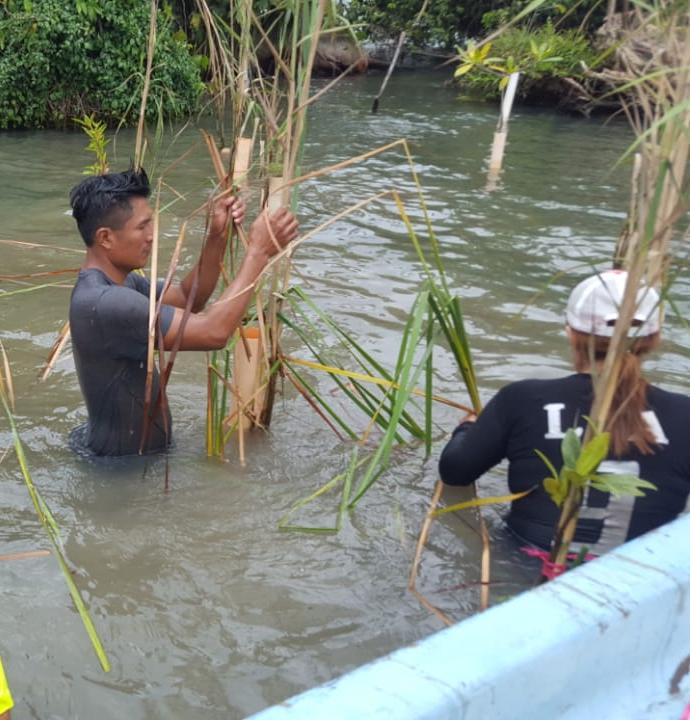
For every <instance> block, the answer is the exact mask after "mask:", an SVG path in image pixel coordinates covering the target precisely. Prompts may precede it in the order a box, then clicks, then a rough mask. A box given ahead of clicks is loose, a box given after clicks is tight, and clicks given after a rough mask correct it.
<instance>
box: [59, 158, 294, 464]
mask: <svg viewBox="0 0 690 720" xmlns="http://www.w3.org/2000/svg"><path fill="white" fill-rule="evenodd" d="M150 192H151V188H150V185H149V180H148V178H147V176H146V173H145V172H144V171H143V170H139V171H135V170H128V171H126V172H121V173H109V174H106V175H97V176H92V177H88V178H86V179H85V180H83V181H82V182H81V183H79V184H78V185H77V186H76V187H74V188H73V189H72V191H71V193H70V203H71V206H72V215H73V216H74V219H75V220H76V222H77V226H78V228H79V232H80V233H81V236H82V238H83V239H84V242H85V243H86V257H85V260H84V263H83V265H82V267H81V270H80V272H79V278H78V280H77V283H76V285H75V287H74V290H73V291H72V298H71V302H70V313H69V319H70V328H71V333H72V346H73V350H74V361H75V365H76V369H77V375H78V377H79V384H80V386H81V390H82V394H83V395H84V400H85V401H86V408H87V410H88V414H89V421H88V423H87V424H86V425H85V426H81V427H80V428H77V430H75V431H73V435H72V438H71V440H72V443H73V445H76V446H81V447H83V446H86V447H87V448H88V450H89V451H90V452H92V453H94V454H96V455H130V454H134V453H137V452H139V450H140V445H141V441H142V433H143V432H144V397H145V387H146V358H147V352H148V334H149V333H148V326H149V288H150V284H149V281H148V280H147V279H146V278H144V277H143V276H141V275H139V274H137V273H134V272H133V271H134V270H137V269H138V268H141V267H143V266H144V265H145V264H146V261H147V260H148V257H149V255H150V253H151V246H152V243H153V210H152V209H151V206H150V205H149V202H148V199H147V198H148V197H149V195H150ZM244 213H245V205H244V202H243V201H242V200H239V199H238V198H235V197H226V198H221V199H219V200H217V201H216V202H215V203H214V205H213V208H212V211H211V217H210V220H209V223H208V232H207V236H206V242H205V243H204V246H203V250H202V252H201V255H200V257H199V260H198V262H197V265H196V267H195V268H194V269H193V270H192V271H191V272H190V273H189V274H188V275H187V276H186V277H185V278H184V280H182V282H180V283H178V284H171V285H170V287H169V288H168V289H167V290H165V292H164V293H163V297H162V305H161V309H160V335H159V336H162V338H163V345H164V347H165V349H166V350H170V349H172V348H173V347H174V346H175V345H176V344H179V349H180V350H216V349H220V348H223V347H225V345H226V343H227V342H228V339H229V338H230V336H231V335H232V334H233V333H234V332H235V330H236V329H237V328H238V327H239V325H240V323H241V321H242V317H243V316H244V313H245V311H246V309H247V306H248V304H249V300H250V298H251V295H252V287H253V285H254V283H255V282H256V280H257V279H258V278H259V276H260V275H261V272H262V271H263V269H264V268H265V267H266V264H267V263H268V261H269V260H270V258H271V257H272V256H273V255H275V254H276V253H277V252H279V251H280V250H281V249H282V248H283V247H285V246H286V245H288V244H289V243H290V242H291V241H292V240H294V239H295V238H296V237H297V231H298V225H297V220H296V219H295V217H294V216H293V215H292V213H291V212H289V211H288V210H286V209H280V210H278V211H276V212H275V213H273V214H272V215H271V216H270V218H268V217H267V215H266V214H265V213H263V214H261V215H260V216H259V217H258V218H257V219H256V220H255V222H254V223H253V224H252V226H251V228H250V230H249V235H248V237H249V240H248V246H247V249H246V252H245V255H244V259H243V260H242V263H241V265H240V267H239V270H238V272H237V274H236V276H235V278H234V279H233V281H232V282H231V283H230V285H229V286H228V288H227V289H226V290H225V292H224V293H223V294H222V295H221V296H220V298H219V299H218V300H217V301H216V302H214V303H212V304H211V305H209V307H208V308H206V309H205V310H204V307H205V305H206V302H207V301H208V299H209V297H210V296H211V293H212V292H213V290H214V288H215V286H216V282H217V281H218V275H219V272H220V265H221V262H222V259H223V255H224V253H225V249H226V244H227V237H228V229H229V227H230V224H231V223H235V224H236V225H240V224H241V223H242V221H243V219H244ZM195 275H198V277H197V279H196V283H195ZM195 284H196V288H195V287H194V286H195ZM162 290H163V284H162V282H161V283H159V284H158V290H157V292H158V294H159V295H160V293H161V292H162ZM188 301H189V302H191V314H190V315H189V317H188V318H187V320H186V322H185V323H184V326H183V322H182V320H183V315H184V308H185V307H186V306H187V304H188ZM158 390H159V379H158V375H157V373H155V376H154V378H153V387H152V393H151V397H152V406H151V410H152V411H153V408H154V405H155V404H156V403H155V400H156V398H157V396H158ZM164 412H165V413H166V414H165V415H164ZM147 436H148V437H147V442H146V445H145V447H144V448H143V450H144V452H154V451H157V450H161V449H164V448H165V447H166V446H167V445H168V444H169V442H170V438H171V420H170V415H169V413H168V412H167V410H165V411H163V410H162V409H161V407H160V404H159V405H158V409H157V410H156V414H155V415H154V416H153V418H152V421H151V423H150V428H149V431H148V433H147Z"/></svg>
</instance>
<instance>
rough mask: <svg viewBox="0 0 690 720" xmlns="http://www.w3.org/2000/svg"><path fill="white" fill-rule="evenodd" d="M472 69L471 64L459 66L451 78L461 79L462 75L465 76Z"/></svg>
mask: <svg viewBox="0 0 690 720" xmlns="http://www.w3.org/2000/svg"><path fill="white" fill-rule="evenodd" d="M473 67H474V64H473V63H465V64H464V65H460V67H459V68H457V70H456V71H455V73H454V75H453V76H454V77H462V76H463V75H466V74H467V73H468V72H469V71H470V70H471V69H472V68H473Z"/></svg>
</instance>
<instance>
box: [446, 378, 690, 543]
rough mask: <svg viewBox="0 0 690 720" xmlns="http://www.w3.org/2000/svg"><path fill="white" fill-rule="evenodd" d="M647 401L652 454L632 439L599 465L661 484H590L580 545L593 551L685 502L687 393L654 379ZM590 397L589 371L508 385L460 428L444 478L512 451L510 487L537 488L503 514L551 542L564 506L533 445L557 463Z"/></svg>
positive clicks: (453, 478) (689, 424) (473, 473)
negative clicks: (637, 488) (617, 489)
mask: <svg viewBox="0 0 690 720" xmlns="http://www.w3.org/2000/svg"><path fill="white" fill-rule="evenodd" d="M647 404H648V408H649V409H648V410H647V411H646V412H645V413H644V418H645V420H646V422H647V424H648V425H649V427H650V429H651V431H652V433H653V435H654V437H655V438H656V440H657V443H658V444H657V445H655V446H654V454H653V455H643V454H642V453H640V452H639V451H638V450H637V449H636V448H635V447H634V446H633V445H631V446H630V450H629V451H628V453H626V455H625V456H623V457H620V458H609V459H608V460H606V461H605V462H604V463H602V465H601V466H600V468H599V472H601V473H607V474H609V473H625V474H633V475H637V476H638V477H641V478H643V479H644V480H648V481H649V482H651V483H654V485H656V486H657V488H658V489H657V490H647V491H645V492H646V495H645V496H644V497H638V498H634V497H614V496H611V495H609V494H608V493H603V492H601V491H599V490H595V489H593V488H592V489H589V491H588V493H587V497H585V499H584V503H583V507H582V510H581V512H580V520H579V522H578V525H577V531H576V534H575V549H577V546H578V545H579V546H584V545H586V546H587V547H588V548H589V549H590V550H591V551H592V552H594V553H602V552H605V551H607V550H610V549H611V548H613V547H615V546H616V545H619V544H621V543H622V542H624V541H625V540H630V539H632V538H634V537H637V536H638V535H641V534H642V533H644V532H647V531H648V530H651V529H653V528H656V527H659V526H660V525H663V524H664V523H667V522H669V521H671V520H673V519H674V518H675V517H676V516H677V515H678V514H679V513H681V512H682V511H683V510H684V509H685V506H686V502H687V498H688V492H690V398H688V397H685V396H684V395H679V394H676V393H671V392H667V391H665V390H661V389H660V388H656V387H653V386H649V387H648V390H647ZM591 405H592V381H591V378H590V376H589V375H587V374H582V373H581V374H577V375H571V376H569V377H565V378H561V379H558V380H523V381H520V382H516V383H512V384H510V385H507V386H506V387H504V388H503V389H502V390H500V391H499V392H498V393H497V394H496V395H495V396H494V398H493V399H492V400H491V401H490V402H489V403H488V404H487V406H486V408H485V409H484V410H483V412H482V413H481V415H480V416H479V418H478V419H477V422H476V423H473V424H472V423H465V424H462V425H460V427H458V428H457V429H456V431H455V433H454V434H453V437H452V438H451V439H450V441H449V442H448V444H447V445H446V447H445V449H444V450H443V453H442V455H441V460H440V464H439V470H440V473H441V478H442V479H443V481H444V482H445V483H447V484H449V485H469V484H470V483H471V482H473V481H474V480H476V479H477V478H478V477H480V476H481V475H482V474H484V473H485V472H486V471H487V470H489V469H490V468H492V467H493V466H494V465H496V464H497V463H499V462H501V460H503V459H504V458H507V459H508V461H509V467H508V485H509V487H510V490H511V492H521V491H524V490H529V489H530V488H533V487H534V488H535V489H534V490H533V491H532V492H531V493H530V494H529V495H527V496H526V497H525V498H522V499H521V500H517V501H515V502H513V503H512V505H511V508H510V512H509V514H508V516H507V518H506V522H507V524H508V526H509V527H510V528H511V530H513V531H514V532H515V533H516V534H517V535H519V536H520V537H522V538H524V539H525V540H527V541H529V542H531V543H533V544H534V545H538V546H540V547H542V548H548V547H549V546H550V543H551V540H552V537H553V533H554V528H555V525H556V522H557V519H558V516H559V514H560V510H559V509H558V508H557V507H556V505H555V504H554V502H553V501H552V500H551V498H550V497H549V496H548V494H547V493H546V491H545V490H544V488H543V484H542V483H543V480H544V478H545V477H547V476H548V475H549V472H548V470H547V468H546V466H545V464H544V462H543V461H542V460H541V459H540V458H539V457H538V456H537V454H536V453H535V452H534V450H535V448H537V449H539V450H541V451H542V452H543V453H544V454H545V455H546V456H547V457H548V458H549V460H550V461H551V462H552V463H553V464H554V466H555V467H556V468H557V469H559V468H560V467H561V465H562V458H561V452H560V447H561V441H562V439H563V435H564V433H565V431H566V430H567V428H569V427H578V428H581V429H584V427H585V425H586V420H585V416H586V415H588V414H589V412H590V410H591ZM614 410H615V408H614Z"/></svg>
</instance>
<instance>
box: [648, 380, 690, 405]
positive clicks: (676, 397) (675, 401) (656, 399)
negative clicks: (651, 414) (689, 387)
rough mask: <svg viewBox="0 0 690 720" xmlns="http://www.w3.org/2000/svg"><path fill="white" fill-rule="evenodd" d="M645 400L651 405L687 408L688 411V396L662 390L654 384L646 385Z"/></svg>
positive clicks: (689, 403)
mask: <svg viewBox="0 0 690 720" xmlns="http://www.w3.org/2000/svg"><path fill="white" fill-rule="evenodd" d="M647 402H648V403H649V404H650V405H652V406H656V405H662V406H673V407H679V408H687V409H688V410H689V411H690V396H688V395H685V394H683V393H679V392H672V391H671V390H664V389H663V388H660V387H657V386H656V385H649V386H648V387H647Z"/></svg>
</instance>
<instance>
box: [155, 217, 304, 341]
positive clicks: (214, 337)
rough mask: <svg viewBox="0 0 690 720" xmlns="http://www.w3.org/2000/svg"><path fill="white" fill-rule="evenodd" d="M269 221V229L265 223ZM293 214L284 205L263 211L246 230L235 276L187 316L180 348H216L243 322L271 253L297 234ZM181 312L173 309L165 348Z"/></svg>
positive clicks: (173, 335)
mask: <svg viewBox="0 0 690 720" xmlns="http://www.w3.org/2000/svg"><path fill="white" fill-rule="evenodd" d="M269 222H270V230H269V227H268V223H269ZM297 232H298V224H297V220H296V218H295V216H294V215H293V214H292V213H291V212H290V211H289V210H286V209H285V208H281V209H280V210H277V211H276V212H274V213H273V215H271V217H270V220H269V218H268V216H267V214H266V213H262V214H261V215H260V216H259V217H258V218H257V219H256V220H255V221H254V223H253V224H252V226H251V228H250V230H249V243H248V247H247V251H246V254H245V256H244V259H243V260H242V264H241V265H240V268H239V271H238V272H237V275H236V276H235V278H234V279H233V281H232V282H231V283H230V285H229V286H228V288H227V289H226V290H225V292H224V293H223V294H222V295H221V296H220V298H218V300H216V302H214V303H213V304H212V305H209V307H208V308H206V310H204V311H203V312H201V313H198V314H192V315H190V316H189V317H188V318H187V322H186V323H185V326H184V330H183V331H182V338H181V341H180V350H218V349H220V348H223V347H225V345H226V343H227V342H228V340H229V339H230V336H231V335H232V334H233V333H234V332H235V330H236V329H237V328H238V327H239V325H240V323H241V322H242V318H243V317H244V313H245V312H246V310H247V306H248V305H249V301H250V299H251V296H252V291H253V289H254V284H255V283H256V280H257V279H258V278H259V276H260V275H261V273H262V272H263V270H264V268H265V267H266V264H267V263H268V261H269V260H270V258H271V257H273V255H275V254H276V253H277V252H278V251H279V250H281V249H282V248H284V247H285V246H286V245H288V244H289V243H290V242H292V240H294V239H295V238H296V237H297ZM183 315H184V312H183V311H182V310H180V309H177V310H175V315H174V317H173V320H172V323H171V324H170V327H169V328H168V331H167V332H166V334H165V337H164V339H163V340H164V343H165V349H166V350H170V349H172V347H173V346H174V345H175V342H176V340H177V337H178V335H179V333H180V329H181V327H182V317H183Z"/></svg>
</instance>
